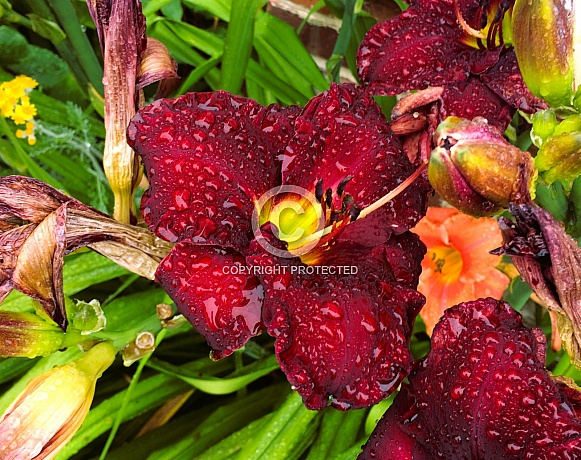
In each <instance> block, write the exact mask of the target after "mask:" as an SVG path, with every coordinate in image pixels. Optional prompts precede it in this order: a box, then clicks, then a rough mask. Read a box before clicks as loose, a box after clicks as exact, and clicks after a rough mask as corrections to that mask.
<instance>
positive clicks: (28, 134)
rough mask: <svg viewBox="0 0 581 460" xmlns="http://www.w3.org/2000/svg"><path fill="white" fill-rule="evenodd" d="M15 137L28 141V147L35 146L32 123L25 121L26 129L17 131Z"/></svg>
mask: <svg viewBox="0 0 581 460" xmlns="http://www.w3.org/2000/svg"><path fill="white" fill-rule="evenodd" d="M16 137H18V138H19V139H25V138H26V139H28V145H34V144H36V136H35V135H34V121H27V122H26V129H17V130H16Z"/></svg>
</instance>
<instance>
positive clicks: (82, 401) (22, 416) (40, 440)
mask: <svg viewBox="0 0 581 460" xmlns="http://www.w3.org/2000/svg"><path fill="white" fill-rule="evenodd" d="M115 354H116V352H115V348H113V346H112V345H110V344H109V343H106V342H102V343H99V344H97V345H95V346H94V347H93V348H91V349H90V350H89V351H88V352H87V353H86V354H85V355H84V356H82V357H81V358H79V359H77V360H76V361H73V362H71V363H68V364H65V365H64V366H59V367H55V368H53V369H51V370H49V371H47V372H45V373H44V374H42V375H39V376H38V377H35V378H33V379H32V380H31V381H30V382H29V383H28V385H27V386H26V388H25V389H24V391H23V392H22V393H21V394H20V395H19V396H18V397H17V398H16V400H15V401H14V402H13V403H12V405H11V406H10V407H9V408H8V409H7V410H6V412H4V414H3V415H2V417H0V439H1V440H2V442H0V458H2V460H23V459H29V460H41V459H52V458H54V457H55V456H56V455H57V454H58V452H59V451H60V450H61V449H62V448H63V447H64V446H65V445H66V443H67V442H68V441H69V440H70V439H71V438H72V436H73V435H74V434H75V432H76V431H77V430H78V429H79V428H80V427H81V425H82V423H83V420H85V417H86V416H87V413H88V412H89V408H90V407H91V403H92V401H93V396H94V394H95V384H96V381H97V379H98V378H99V377H101V374H102V373H103V372H104V371H105V370H106V369H107V368H108V367H109V366H110V365H111V364H112V363H113V360H114V359H115Z"/></svg>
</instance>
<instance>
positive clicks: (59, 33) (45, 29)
mask: <svg viewBox="0 0 581 460" xmlns="http://www.w3.org/2000/svg"><path fill="white" fill-rule="evenodd" d="M28 19H30V24H31V25H32V30H34V31H35V32H36V33H37V34H38V35H40V36H41V37H42V38H46V39H48V40H50V41H51V42H52V43H53V44H55V45H58V44H59V43H60V42H62V41H63V40H65V39H66V38H67V35H66V34H65V33H64V31H63V29H61V28H60V26H59V25H58V24H57V23H55V22H53V21H49V20H48V19H45V18H43V17H42V16H39V15H38V14H34V13H31V14H29V15H28Z"/></svg>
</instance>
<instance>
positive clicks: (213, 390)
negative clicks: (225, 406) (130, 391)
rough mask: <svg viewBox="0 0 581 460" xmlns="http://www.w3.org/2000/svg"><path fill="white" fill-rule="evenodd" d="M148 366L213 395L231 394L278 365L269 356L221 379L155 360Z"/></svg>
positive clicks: (273, 357)
mask: <svg viewBox="0 0 581 460" xmlns="http://www.w3.org/2000/svg"><path fill="white" fill-rule="evenodd" d="M148 366H149V367H151V368H152V369H155V370H157V371H159V372H163V373H164V374H167V375H171V376H172V377H176V378H178V379H180V380H183V381H184V382H187V383H189V384H190V385H192V386H193V387H194V388H197V389H199V390H202V391H203V392H205V393H209V394H213V395H223V394H228V393H233V392H235V391H237V390H239V389H241V388H243V387H245V386H246V385H248V384H249V383H252V382H254V381H255V380H257V379H259V378H260V377H262V376H264V375H266V374H268V373H270V372H272V371H274V370H276V369H278V363H277V361H276V357H275V356H270V357H268V358H266V359H264V360H262V361H256V362H254V363H252V364H250V365H248V366H245V367H244V368H243V369H242V371H241V372H236V373H233V374H231V375H230V376H227V377H223V378H217V377H212V376H210V375H204V374H201V373H195V372H192V371H189V370H187V369H184V368H181V367H179V366H174V365H173V364H169V363H166V362H163V361H160V360H158V359H155V358H152V359H151V360H150V361H149V363H148Z"/></svg>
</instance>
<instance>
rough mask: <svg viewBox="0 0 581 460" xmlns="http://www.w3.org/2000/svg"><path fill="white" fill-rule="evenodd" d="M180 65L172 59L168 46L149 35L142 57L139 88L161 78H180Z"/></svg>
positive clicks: (138, 79)
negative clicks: (178, 72) (178, 71)
mask: <svg viewBox="0 0 581 460" xmlns="http://www.w3.org/2000/svg"><path fill="white" fill-rule="evenodd" d="M177 70H178V65H177V63H176V62H175V61H174V60H173V59H172V57H171V56H170V54H169V51H168V50H167V48H166V46H165V45H164V44H163V43H161V42H160V41H159V40H156V39H155V38H151V37H147V47H146V48H145V51H144V53H143V56H142V58H141V63H140V67H139V74H138V75H137V89H141V88H144V87H146V86H147V85H151V84H152V83H155V82H156V81H159V80H164V79H168V78H169V79H179V78H180V77H179V75H178V74H177Z"/></svg>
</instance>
